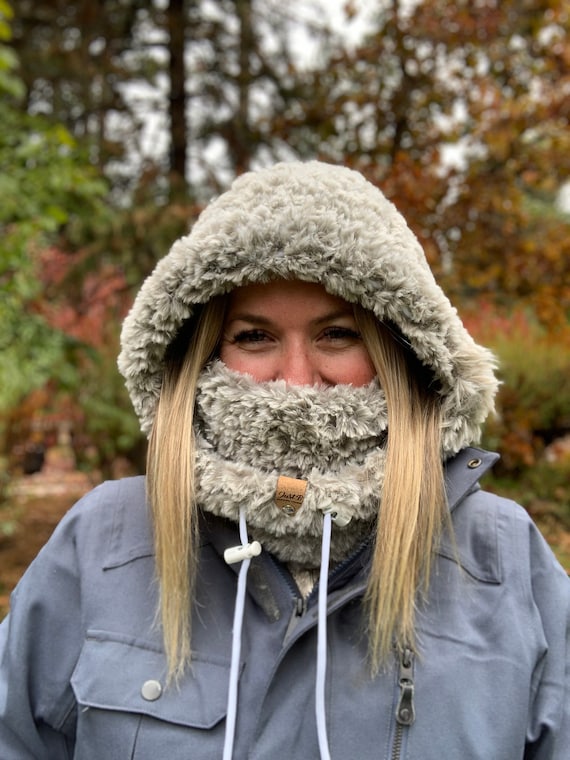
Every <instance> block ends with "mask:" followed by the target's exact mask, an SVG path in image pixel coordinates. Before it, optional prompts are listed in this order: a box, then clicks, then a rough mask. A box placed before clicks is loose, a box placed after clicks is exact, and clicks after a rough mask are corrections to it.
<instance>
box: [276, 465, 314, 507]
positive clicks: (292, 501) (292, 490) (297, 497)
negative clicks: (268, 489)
mask: <svg viewBox="0 0 570 760" xmlns="http://www.w3.org/2000/svg"><path fill="white" fill-rule="evenodd" d="M306 490H307V481H306V480H297V479H296V478H289V477H287V476H286V475H280V476H279V478H278V479H277V488H276V489H275V503H276V504H277V506H278V507H279V509H280V510H281V511H282V512H283V514H285V515H288V516H289V517H293V515H296V514H297V512H298V510H299V509H300V508H301V506H302V505H303V499H304V498H305V491H306Z"/></svg>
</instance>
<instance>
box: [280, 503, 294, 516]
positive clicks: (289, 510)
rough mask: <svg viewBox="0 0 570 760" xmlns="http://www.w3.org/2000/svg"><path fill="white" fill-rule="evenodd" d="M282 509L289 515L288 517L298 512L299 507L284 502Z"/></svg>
mask: <svg viewBox="0 0 570 760" xmlns="http://www.w3.org/2000/svg"><path fill="white" fill-rule="evenodd" d="M281 511H282V512H283V514H284V515H287V517H293V516H294V515H296V514H297V508H296V507H294V506H293V505H292V504H283V506H282V507H281Z"/></svg>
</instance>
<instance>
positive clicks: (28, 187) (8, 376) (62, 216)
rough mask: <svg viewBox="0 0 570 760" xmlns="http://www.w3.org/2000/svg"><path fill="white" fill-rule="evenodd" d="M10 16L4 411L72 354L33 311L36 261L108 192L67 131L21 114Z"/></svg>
mask: <svg viewBox="0 0 570 760" xmlns="http://www.w3.org/2000/svg"><path fill="white" fill-rule="evenodd" d="M10 16H11V9H10V6H9V4H8V3H6V2H5V0H1V1H0V35H1V38H2V40H3V43H2V46H1V47H0V95H1V97H0V122H1V123H2V129H1V130H0V197H1V198H2V203H1V204H0V288H1V291H2V298H1V299H0V322H1V323H2V336H1V339H0V348H1V351H2V363H1V365H0V409H5V408H7V407H8V406H9V405H11V404H13V403H14V402H15V401H17V400H18V399H19V398H20V397H22V395H23V394H25V393H26V391H28V390H30V389H31V388H33V387H36V386H38V385H40V384H41V383H42V382H43V381H45V379H47V377H49V376H50V373H51V372H52V371H53V366H54V365H58V364H59V360H60V359H61V356H62V353H63V352H64V351H65V350H66V348H67V347H68V342H67V341H66V338H65V336H64V335H63V334H61V333H60V332H58V331H54V330H53V329H51V328H50V327H49V326H48V324H47V323H46V322H45V320H43V319H42V318H41V316H40V315H39V314H38V313H37V312H36V310H35V308H34V302H35V299H36V298H37V297H38V295H39V294H40V293H41V283H40V282H39V280H38V271H37V266H36V264H37V257H38V255H39V253H40V251H41V250H42V248H43V246H45V245H46V243H47V242H48V241H49V240H50V239H53V238H54V237H57V236H58V234H59V232H60V230H61V229H62V228H65V227H66V226H73V225H74V224H75V223H77V220H78V219H79V218H86V217H87V218H93V212H94V209H95V208H96V207H97V206H98V204H100V202H101V199H102V197H103V195H104V193H105V191H106V187H105V184H104V183H103V182H102V181H101V180H100V179H98V177H97V176H96V173H95V172H94V171H93V170H92V168H91V167H89V165H88V164H87V162H86V160H85V159H84V158H83V157H82V154H81V152H80V151H79V150H78V146H77V145H76V143H75V141H74V139H73V138H72V136H71V135H70V134H69V133H68V131H67V130H66V129H65V128H64V127H62V126H61V125H54V124H53V123H52V122H50V121H48V120H46V119H45V118H43V117H41V116H31V115H29V114H27V113H26V112H25V111H24V110H23V109H22V108H21V106H20V102H19V98H20V97H21V95H22V94H23V91H24V88H23V86H22V83H21V81H20V79H19V78H18V77H17V75H16V73H15V70H16V66H17V59H16V58H15V57H14V55H13V53H12V51H11V49H10V48H7V47H6V45H5V43H6V41H7V40H8V39H9V35H10V27H9V21H10ZM99 208H100V206H99ZM59 366H60V367H62V371H64V370H63V365H59Z"/></svg>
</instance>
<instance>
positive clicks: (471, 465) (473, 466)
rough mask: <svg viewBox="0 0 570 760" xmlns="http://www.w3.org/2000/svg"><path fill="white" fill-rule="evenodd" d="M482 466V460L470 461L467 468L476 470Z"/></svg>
mask: <svg viewBox="0 0 570 760" xmlns="http://www.w3.org/2000/svg"><path fill="white" fill-rule="evenodd" d="M481 465H482V461H481V460H480V459H470V460H469V461H468V462H467V467H469V469H470V470H476V469H477V467H480V466H481Z"/></svg>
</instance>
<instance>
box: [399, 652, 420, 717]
mask: <svg viewBox="0 0 570 760" xmlns="http://www.w3.org/2000/svg"><path fill="white" fill-rule="evenodd" d="M399 684H400V698H399V699H398V705H397V707H396V721H397V722H398V723H399V724H400V725H401V726H411V725H412V723H413V722H414V721H415V719H416V710H415V708H414V653H413V652H412V650H411V649H409V648H408V647H405V648H404V650H403V651H402V654H401V655H400V679H399Z"/></svg>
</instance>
